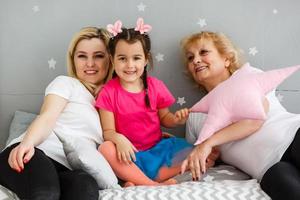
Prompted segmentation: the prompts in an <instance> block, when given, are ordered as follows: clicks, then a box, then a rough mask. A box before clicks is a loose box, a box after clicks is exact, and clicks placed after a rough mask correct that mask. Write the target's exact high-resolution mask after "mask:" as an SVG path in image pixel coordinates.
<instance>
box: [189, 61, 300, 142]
mask: <svg viewBox="0 0 300 200" xmlns="http://www.w3.org/2000/svg"><path fill="white" fill-rule="evenodd" d="M299 68H300V66H293V67H287V68H282V69H276V70H270V71H267V72H258V71H257V69H256V68H253V67H251V66H250V65H249V64H248V63H246V64H245V65H244V66H242V67H241V69H239V70H238V71H236V72H235V73H234V74H233V75H232V76H231V77H230V78H229V79H227V80H226V81H224V82H222V83H221V84H219V85H218V86H217V87H215V88H214V89H213V90H212V91H210V92H209V93H208V94H207V95H206V96H204V97H203V98H202V99H201V100H200V101H199V102H198V103H196V104H195V105H194V106H193V107H192V108H191V110H192V112H202V113H207V114H208V115H207V118H206V121H205V123H204V125H203V127H202V130H201V132H200V134H199V137H198V140H197V141H196V143H195V145H196V144H200V143H201V142H203V141H204V140H206V139H207V138H209V137H210V136H211V135H213V134H214V133H216V132H217V131H219V130H220V129H222V128H224V127H226V126H228V125H230V124H232V123H234V122H236V121H239V120H242V119H266V113H265V111H264V107H263V99H264V96H265V94H267V93H268V92H270V91H271V90H273V89H274V88H276V87H277V86H278V85H279V84H280V83H281V82H282V81H283V80H284V79H286V78H287V77H288V76H290V75H291V74H293V73H294V72H295V71H297V70H298V69H299Z"/></svg>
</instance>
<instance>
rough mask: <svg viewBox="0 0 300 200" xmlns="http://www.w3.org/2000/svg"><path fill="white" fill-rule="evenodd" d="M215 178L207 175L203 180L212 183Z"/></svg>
mask: <svg viewBox="0 0 300 200" xmlns="http://www.w3.org/2000/svg"><path fill="white" fill-rule="evenodd" d="M214 178H215V177H213V176H210V175H206V176H205V177H204V178H203V180H204V181H205V182H211V181H213V180H214Z"/></svg>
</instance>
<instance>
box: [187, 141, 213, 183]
mask: <svg viewBox="0 0 300 200" xmlns="http://www.w3.org/2000/svg"><path fill="white" fill-rule="evenodd" d="M211 152H212V147H211V146H209V145H208V144H207V143H205V142H203V143H201V144H198V145H197V146H196V147H195V148H194V149H193V151H192V152H191V153H190V155H189V156H188V157H187V159H185V160H184V161H183V163H182V165H181V173H183V172H184V171H185V170H186V169H190V171H191V173H192V177H193V180H199V179H200V177H201V174H203V173H205V172H206V160H207V158H208V156H209V155H210V154H211Z"/></svg>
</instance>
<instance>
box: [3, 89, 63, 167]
mask: <svg viewBox="0 0 300 200" xmlns="http://www.w3.org/2000/svg"><path fill="white" fill-rule="evenodd" d="M66 105H67V100H66V99H64V98H62V97H60V96H57V95H54V94H49V95H47V96H46V97H45V99H44V102H43V105H42V108H41V111H40V114H39V115H38V116H37V118H36V119H35V120H34V121H33V122H32V123H31V124H30V126H29V127H28V129H27V133H26V134H25V136H24V138H23V140H22V142H21V143H20V144H19V145H18V146H16V147H15V148H14V149H13V150H12V151H11V152H10V155H9V159H8V162H9V165H10V166H11V168H13V169H15V170H16V171H18V172H20V171H22V170H23V169H24V163H27V162H29V160H30V159H31V158H32V156H33V154H34V147H35V146H37V145H39V144H40V143H42V142H43V141H44V140H45V139H46V138H47V137H48V136H49V135H50V133H51V131H52V129H53V127H54V125H55V123H56V120H57V118H58V116H59V115H60V113H61V112H62V111H63V109H64V108H65V106H66Z"/></svg>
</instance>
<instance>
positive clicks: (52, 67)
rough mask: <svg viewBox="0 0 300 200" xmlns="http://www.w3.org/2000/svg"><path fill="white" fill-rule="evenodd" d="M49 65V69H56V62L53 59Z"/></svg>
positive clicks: (49, 61)
mask: <svg viewBox="0 0 300 200" xmlns="http://www.w3.org/2000/svg"><path fill="white" fill-rule="evenodd" d="M48 65H49V69H55V65H56V60H54V59H53V58H51V59H50V60H48Z"/></svg>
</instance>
